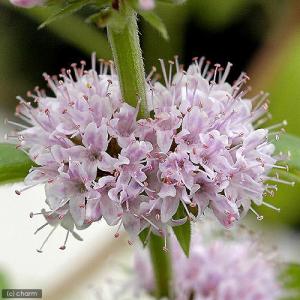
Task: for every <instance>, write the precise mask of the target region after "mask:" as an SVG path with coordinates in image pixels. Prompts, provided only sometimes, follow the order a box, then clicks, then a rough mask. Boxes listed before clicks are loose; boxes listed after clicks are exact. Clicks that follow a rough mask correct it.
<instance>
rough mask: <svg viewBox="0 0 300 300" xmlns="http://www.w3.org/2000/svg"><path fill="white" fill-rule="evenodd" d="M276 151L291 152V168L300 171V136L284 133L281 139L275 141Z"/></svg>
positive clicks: (289, 162)
mask: <svg viewBox="0 0 300 300" xmlns="http://www.w3.org/2000/svg"><path fill="white" fill-rule="evenodd" d="M274 144H275V146H276V152H283V153H287V152H288V151H289V152H290V153H291V159H290V160H289V161H288V164H289V166H290V167H291V168H295V169H298V170H299V171H300V137H297V136H295V135H291V134H283V135H282V136H280V139H279V140H278V141H276V142H274Z"/></svg>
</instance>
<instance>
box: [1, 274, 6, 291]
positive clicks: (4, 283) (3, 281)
mask: <svg viewBox="0 0 300 300" xmlns="http://www.w3.org/2000/svg"><path fill="white" fill-rule="evenodd" d="M7 288H8V282H7V279H6V276H5V275H4V274H3V273H2V272H0V290H3V289H7Z"/></svg>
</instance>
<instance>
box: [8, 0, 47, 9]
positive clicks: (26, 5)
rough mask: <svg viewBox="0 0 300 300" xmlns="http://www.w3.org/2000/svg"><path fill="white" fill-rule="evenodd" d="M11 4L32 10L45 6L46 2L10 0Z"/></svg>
mask: <svg viewBox="0 0 300 300" xmlns="http://www.w3.org/2000/svg"><path fill="white" fill-rule="evenodd" d="M10 2H11V3H12V4H13V5H15V6H19V7H24V8H31V7H34V6H41V5H43V4H44V2H45V1H44V0H10Z"/></svg>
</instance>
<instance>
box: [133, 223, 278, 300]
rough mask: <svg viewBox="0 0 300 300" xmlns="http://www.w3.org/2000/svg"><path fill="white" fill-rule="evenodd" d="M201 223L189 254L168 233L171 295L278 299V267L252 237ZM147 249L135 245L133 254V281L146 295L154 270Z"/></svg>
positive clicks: (181, 299) (181, 298)
mask: <svg viewBox="0 0 300 300" xmlns="http://www.w3.org/2000/svg"><path fill="white" fill-rule="evenodd" d="M208 223H209V222H208ZM203 225H204V224H202V226H199V227H196V226H195V227H194V228H193V229H194V231H193V235H192V240H191V247H190V255H189V257H186V255H185V253H184V252H183V250H182V248H181V247H180V245H179V244H178V242H177V240H176V238H175V236H172V237H171V242H170V244H171V245H170V247H171V263H172V270H173V277H172V281H171V283H170V290H171V291H172V293H173V297H172V299H175V300H189V299H195V300H196V299H197V300H202V299H203V300H204V299H211V300H236V299H240V300H257V299H259V300H271V299H272V300H276V299H281V297H282V296H283V294H284V292H283V288H282V287H281V285H280V283H279V271H280V267H279V265H276V263H275V262H274V261H273V260H272V259H271V258H270V257H271V256H272V255H270V253H267V252H265V250H263V248H262V247H261V243H259V241H258V240H257V239H256V240H254V238H253V236H250V235H249V234H247V233H245V232H244V233H243V232H242V231H240V230H239V232H235V233H233V232H231V234H229V235H228V236H227V237H224V235H220V232H219V231H218V230H214V229H213V227H212V224H206V225H205V226H203ZM237 235H238V237H239V238H238V239H237ZM147 254H148V253H147V251H146V250H141V249H140V250H139V251H138V252H137V255H136V257H135V261H136V263H135V272H134V273H135V274H137V275H136V276H135V285H136V286H137V289H141V290H144V291H147V292H148V293H150V294H151V293H152V292H153V291H154V287H153V281H154V274H153V271H152V269H151V262H150V258H149V255H148V257H147ZM268 257H269V258H268ZM141 272H143V274H146V276H140V274H141ZM149 274H151V275H149Z"/></svg>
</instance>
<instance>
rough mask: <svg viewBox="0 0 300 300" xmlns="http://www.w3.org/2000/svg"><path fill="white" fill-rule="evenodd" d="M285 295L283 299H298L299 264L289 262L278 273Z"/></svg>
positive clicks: (299, 288) (299, 290) (299, 285)
mask: <svg viewBox="0 0 300 300" xmlns="http://www.w3.org/2000/svg"><path fill="white" fill-rule="evenodd" d="M280 279H281V282H282V283H283V287H284V289H285V291H286V292H287V296H286V297H285V298H283V300H298V299H300V265H299V264H296V263H290V264H288V265H287V266H286V268H284V270H283V272H282V273H281V275H280Z"/></svg>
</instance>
